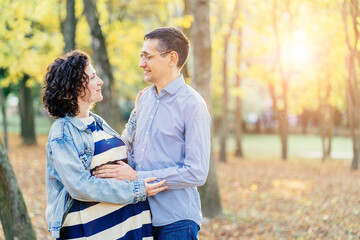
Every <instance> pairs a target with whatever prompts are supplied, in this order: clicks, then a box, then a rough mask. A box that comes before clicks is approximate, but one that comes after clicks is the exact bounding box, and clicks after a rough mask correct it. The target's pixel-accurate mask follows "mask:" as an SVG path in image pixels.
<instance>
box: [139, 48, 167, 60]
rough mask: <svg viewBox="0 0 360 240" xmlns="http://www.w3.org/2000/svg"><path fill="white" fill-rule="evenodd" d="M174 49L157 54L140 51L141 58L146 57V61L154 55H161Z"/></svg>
mask: <svg viewBox="0 0 360 240" xmlns="http://www.w3.org/2000/svg"><path fill="white" fill-rule="evenodd" d="M171 52H172V51H165V52H161V53H155V54H147V53H140V59H141V60H142V59H144V61H145V62H148V61H149V60H150V59H151V58H152V57H153V56H156V55H161V54H165V53H171Z"/></svg>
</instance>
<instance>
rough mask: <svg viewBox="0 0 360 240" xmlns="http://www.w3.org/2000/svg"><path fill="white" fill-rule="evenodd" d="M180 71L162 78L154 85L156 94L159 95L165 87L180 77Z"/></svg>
mask: <svg viewBox="0 0 360 240" xmlns="http://www.w3.org/2000/svg"><path fill="white" fill-rule="evenodd" d="M180 75H181V74H180V71H177V72H173V73H172V74H170V75H169V76H168V77H166V78H164V79H163V80H162V81H160V82H159V83H156V84H155V87H156V91H157V94H158V95H160V92H161V90H163V89H164V88H165V87H166V86H167V85H169V84H170V83H171V82H173V81H174V80H175V79H177V78H178V77H180Z"/></svg>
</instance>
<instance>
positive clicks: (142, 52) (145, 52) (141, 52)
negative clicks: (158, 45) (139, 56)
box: [141, 51, 150, 54]
mask: <svg viewBox="0 0 360 240" xmlns="http://www.w3.org/2000/svg"><path fill="white" fill-rule="evenodd" d="M141 53H146V54H150V53H149V52H147V51H141Z"/></svg>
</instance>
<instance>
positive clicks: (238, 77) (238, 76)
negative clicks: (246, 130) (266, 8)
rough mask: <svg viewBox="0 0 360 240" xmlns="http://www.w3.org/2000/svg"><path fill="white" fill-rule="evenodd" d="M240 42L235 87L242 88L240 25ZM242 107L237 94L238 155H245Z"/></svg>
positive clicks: (236, 136)
mask: <svg viewBox="0 0 360 240" xmlns="http://www.w3.org/2000/svg"><path fill="white" fill-rule="evenodd" d="M237 41H238V44H237V51H236V67H237V69H238V72H237V73H236V83H235V84H236V85H235V88H238V89H240V88H241V73H240V69H241V49H242V27H241V26H239V27H238V40H237ZM242 135H243V130H242V107H241V97H240V96H239V95H236V98H235V139H236V151H235V155H236V156H237V157H243V156H244V154H243V149H242Z"/></svg>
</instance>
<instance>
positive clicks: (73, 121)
mask: <svg viewBox="0 0 360 240" xmlns="http://www.w3.org/2000/svg"><path fill="white" fill-rule="evenodd" d="M90 116H92V117H93V118H94V119H95V121H96V123H97V124H98V125H99V126H100V128H101V129H102V128H103V127H102V125H103V120H102V118H100V117H99V116H98V115H96V114H94V113H92V112H90ZM64 119H65V120H67V121H69V122H70V123H71V124H72V125H74V126H75V127H76V128H77V129H79V131H85V130H86V129H87V125H86V124H85V123H83V122H82V121H81V120H80V119H79V118H77V117H69V116H65V117H64Z"/></svg>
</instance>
